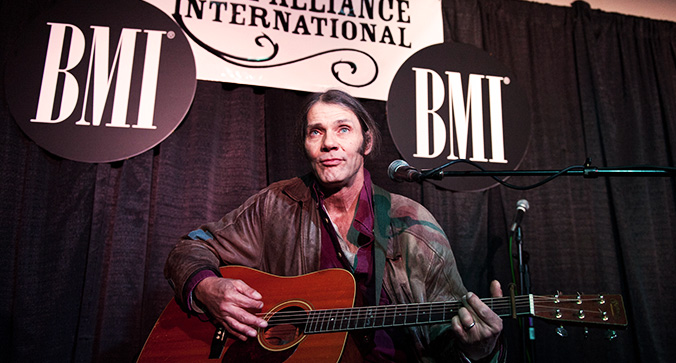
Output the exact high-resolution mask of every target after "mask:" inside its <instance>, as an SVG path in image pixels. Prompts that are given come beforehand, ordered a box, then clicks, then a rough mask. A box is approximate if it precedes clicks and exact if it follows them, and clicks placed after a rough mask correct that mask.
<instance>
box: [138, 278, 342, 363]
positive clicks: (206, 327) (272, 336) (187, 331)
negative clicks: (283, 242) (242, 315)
mask: <svg viewBox="0 0 676 363" xmlns="http://www.w3.org/2000/svg"><path fill="white" fill-rule="evenodd" d="M221 274H222V275H223V276H224V277H227V278H234V279H240V280H243V281H245V282H246V283H247V284H248V285H249V286H251V287H252V288H254V289H256V290H257V291H259V292H261V295H263V304H264V306H263V309H262V310H261V311H260V313H262V314H265V317H264V318H265V319H266V320H270V319H272V318H273V317H274V316H275V314H276V313H279V312H284V314H289V313H291V314H303V315H304V314H306V312H307V311H310V310H322V309H342V308H350V307H352V306H353V304H354V298H355V281H354V279H353V277H352V275H351V274H350V273H349V272H347V271H345V270H341V269H330V270H322V271H317V272H313V273H310V274H307V275H302V276H296V277H281V276H275V275H271V274H268V273H264V272H260V271H257V270H254V269H251V268H247V267H241V266H227V267H222V268H221ZM257 313H258V312H257ZM284 314H280V315H284ZM303 328H304V327H303V326H297V325H293V324H286V325H285V324H282V325H275V326H274V327H268V328H267V329H261V330H259V334H258V338H257V339H249V340H248V341H246V342H242V341H239V340H237V339H232V338H228V339H227V340H226V342H225V348H224V349H223V351H224V352H223V354H221V355H220V356H218V357H213V354H212V358H211V359H210V357H209V356H210V353H211V351H212V340H214V335H215V333H216V331H217V329H216V327H215V326H214V325H213V324H211V323H209V322H203V321H200V320H199V319H198V318H197V317H188V316H187V314H186V313H185V312H183V311H182V310H181V309H180V307H179V306H178V304H177V303H176V301H174V300H173V299H172V300H171V302H169V304H168V305H167V307H166V308H165V309H164V311H163V312H162V314H161V315H160V318H159V319H158V321H157V323H155V326H154V327H153V330H152V332H151V333H150V336H149V337H148V339H147V341H146V344H145V346H144V347H143V350H142V352H141V355H140V356H139V359H138V361H139V362H183V361H188V362H216V361H221V360H222V361H224V362H230V361H232V362H242V361H254V362H258V361H264V362H266V363H274V362H337V361H338V360H339V359H340V357H341V354H342V351H343V346H344V344H345V340H346V337H347V332H336V333H327V334H309V335H306V334H304V333H303ZM220 351H221V349H218V350H217V353H216V355H218V354H219V353H220Z"/></svg>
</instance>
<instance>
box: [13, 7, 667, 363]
mask: <svg viewBox="0 0 676 363" xmlns="http://www.w3.org/2000/svg"><path fill="white" fill-rule="evenodd" d="M54 3H58V1H47V0H36V1H3V2H2V3H0V17H1V22H0V30H1V33H0V52H1V57H2V58H1V62H2V64H1V65H2V66H3V69H4V65H5V61H6V59H7V58H8V55H9V54H10V52H12V51H13V50H14V47H15V46H16V39H17V37H18V36H19V35H20V34H21V33H22V31H25V27H26V26H27V24H28V23H29V22H30V21H31V20H32V19H34V18H35V17H36V16H37V15H38V14H39V13H40V12H42V11H43V10H45V9H47V8H48V7H49V6H51V5H53V4H54ZM442 11H443V19H444V36H445V39H446V41H449V42H462V43H468V44H472V45H475V46H478V47H480V48H482V49H484V50H486V51H488V52H490V53H492V54H493V55H494V56H495V57H496V58H497V59H498V60H500V61H501V62H503V63H504V64H506V65H507V66H508V67H509V68H510V69H512V70H513V72H514V73H515V74H516V75H517V77H518V78H519V81H520V82H521V84H522V85H523V87H524V89H525V91H526V92H527V95H528V99H529V102H530V106H531V111H532V112H531V114H532V122H533V136H532V139H531V141H530V144H529V148H528V152H527V155H526V157H525V159H524V161H523V163H522V165H521V169H523V170H533V169H534V170H539V169H561V168H563V167H565V166H569V165H573V164H582V163H583V162H584V161H585V159H586V158H587V157H590V158H592V160H593V164H594V165H596V166H625V165H636V164H653V165H662V166H671V167H673V166H674V157H675V156H676V154H675V151H674V143H676V129H675V128H676V120H675V118H676V92H675V88H676V54H675V51H676V49H675V46H676V24H674V23H671V22H663V21H654V20H649V19H644V18H637V17H631V16H624V15H619V14H610V13H605V12H601V11H597V10H592V9H590V7H589V6H588V5H587V4H586V3H584V2H575V3H574V4H572V6H571V7H555V6H550V5H542V4H536V3H529V2H522V1H516V0H442ZM299 76H301V75H299ZM0 77H2V82H0V93H1V97H0V98H2V103H1V104H0V120H1V123H0V127H1V128H2V129H1V131H0V137H1V141H2V142H0V158H2V159H1V162H0V175H1V177H0V205H1V206H2V212H1V213H2V214H1V215H0V233H1V235H2V236H3V239H4V240H3V242H2V243H1V244H0V281H2V288H1V289H0V311H1V313H0V319H1V320H0V329H1V333H0V360H2V361H6V362H27V361H48V362H70V361H74V362H88V361H96V362H120V361H122V362H125V361H127V362H128V361H133V360H134V359H135V358H136V356H137V355H138V354H139V352H140V350H141V348H142V346H143V343H144V340H145V338H146V337H147V335H148V333H149V332H150V330H151V328H152V326H153V324H154V322H155V320H156V319H157V317H158V316H159V314H160V312H161V310H162V309H163V307H164V306H165V305H166V304H167V302H168V301H169V300H170V298H171V296H172V293H171V291H170V289H169V286H168V284H167V283H166V281H165V280H164V278H163V276H162V268H163V265H164V261H165V258H166V256H167V253H168V252H169V250H170V248H171V247H172V246H173V245H174V244H175V242H176V240H177V238H178V237H179V236H180V235H182V234H184V233H186V232H188V231H190V230H192V229H194V228H195V227H196V226H198V225H200V224H201V223H203V222H205V221H211V220H215V219H218V218H220V217H221V216H222V215H223V214H224V213H225V212H227V211H228V210H230V209H231V208H234V207H236V206H237V205H238V204H240V203H241V202H242V201H244V199H245V198H246V197H248V196H249V195H251V194H252V193H254V192H255V191H257V190H259V189H260V188H262V187H264V186H265V185H267V184H268V183H270V182H273V181H276V180H280V179H283V178H288V177H292V176H294V175H298V174H300V173H303V172H305V171H306V167H305V162H304V159H303V157H302V155H301V154H300V153H299V151H298V150H297V148H296V147H295V146H294V144H293V143H292V142H290V141H291V140H292V125H293V122H294V120H295V118H296V116H297V114H298V112H299V108H300V105H301V103H302V100H303V99H304V97H305V96H306V94H305V93H302V92H294V91H288V90H279V89H268V88H256V87H250V86H241V85H231V84H219V83H214V82H202V81H200V82H198V87H197V93H196V96H195V101H194V104H193V106H192V109H191V110H190V112H189V114H188V116H187V117H186V119H185V120H184V121H183V123H182V124H181V126H180V127H179V128H178V129H177V130H176V131H175V132H174V133H173V134H172V135H171V136H170V137H169V138H168V139H167V140H166V141H164V142H163V143H161V144H160V145H159V146H157V147H156V148H154V149H153V150H150V151H148V152H146V153H144V154H141V155H139V156H137V157H134V158H131V159H129V160H126V161H122V162H116V163H109V164H85V163H78V162H74V161H69V160H64V159H61V158H58V157H55V156H53V155H50V154H49V153H48V152H46V151H44V150H43V149H41V148H40V147H38V146H37V145H36V144H35V143H33V142H32V141H31V140H30V139H28V138H27V137H26V135H24V134H23V133H22V132H21V130H20V129H19V128H18V126H17V125H16V123H15V121H14V119H13V118H12V116H11V115H10V114H9V111H8V107H7V104H6V101H5V92H6V90H5V85H4V73H3V74H2V76H0ZM364 102H365V104H366V107H367V108H368V109H369V110H370V111H371V112H372V113H373V114H374V116H375V118H376V120H377V122H378V124H379V125H380V127H381V129H382V131H383V134H384V142H383V148H382V150H381V153H380V155H379V156H378V157H377V158H375V159H373V160H370V161H368V163H367V167H368V169H369V170H370V171H371V173H372V176H373V179H374V181H375V182H376V183H377V184H379V185H381V186H383V187H385V188H386V189H389V190H391V191H393V192H398V193H401V194H404V195H407V196H409V197H412V198H414V199H416V200H419V201H421V202H422V203H423V204H424V205H425V206H427V207H428V208H429V209H430V210H431V211H432V213H433V214H434V215H435V216H436V217H437V218H438V220H439V222H440V223H441V225H442V226H443V227H444V229H445V231H446V233H447V234H448V236H449V238H450V241H451V244H452V246H453V249H454V251H455V253H456V257H457V259H458V263H459V266H460V271H461V274H462V275H463V276H464V279H465V283H466V285H467V286H468V288H470V289H471V290H473V291H475V292H477V293H478V294H480V295H482V296H486V295H488V291H487V287H488V282H489V280H491V279H494V278H497V279H499V280H501V281H502V282H503V285H504V286H505V287H506V286H507V284H508V283H509V281H510V271H509V255H508V249H507V247H508V233H507V227H508V224H509V223H510V222H511V219H512V216H513V214H514V212H515V204H516V201H517V200H519V199H522V198H526V199H528V201H529V202H530V205H531V208H530V210H529V212H528V213H527V216H526V219H525V221H524V224H523V229H524V249H525V250H526V251H527V252H528V255H529V258H530V259H529V262H530V270H531V275H532V291H533V292H534V293H536V294H554V293H556V292H557V291H562V292H564V293H569V294H575V293H577V292H582V293H597V292H606V293H621V294H622V295H623V297H624V301H625V305H626V308H627V314H628V318H629V327H628V328H627V329H626V330H621V331H619V332H618V337H617V339H615V340H613V341H609V340H607V339H606V338H605V335H606V330H605V329H590V330H589V331H588V332H586V333H585V331H584V330H583V329H582V328H580V327H569V328H568V332H569V336H568V337H567V338H559V337H558V336H557V335H556V334H555V331H554V328H555V326H552V325H549V324H546V323H544V322H541V321H537V322H536V341H535V342H536V344H535V345H536V354H535V358H536V359H535V360H536V361H537V362H668V361H672V360H673V357H674V355H675V354H676V348H675V347H676V345H674V344H673V338H672V337H671V333H669V331H672V330H673V328H674V323H676V309H674V308H673V307H672V306H671V305H670V301H671V299H673V298H674V296H675V295H676V293H675V292H674V288H673V286H674V284H673V282H669V281H673V280H671V279H672V278H673V276H674V275H675V273H676V267H675V266H676V259H675V258H674V257H675V253H674V252H675V250H676V248H675V240H676V238H675V237H676V223H675V222H676V200H675V198H676V196H675V193H674V191H675V185H674V183H675V180H674V178H639V177H636V178H620V177H611V178H598V179H583V178H581V177H571V176H567V177H561V178H559V179H556V180H554V181H552V182H550V183H548V184H545V185H544V186H542V187H539V188H536V189H532V190H529V191H517V190H513V189H508V188H505V187H502V186H498V187H495V188H491V189H488V190H486V191H482V192H472V193H458V192H450V191H447V190H442V189H438V188H436V187H434V186H432V185H431V184H427V183H424V184H423V185H422V186H421V185H419V184H397V183H394V182H392V181H390V180H389V179H388V178H387V175H386V169H387V166H388V165H389V163H390V162H391V161H392V160H394V159H398V158H400V155H399V154H398V152H397V150H396V148H395V146H394V144H393V142H392V139H391V137H390V135H389V132H388V127H387V121H386V117H387V116H386V111H385V109H386V107H385V102H380V101H372V100H365V101H364ZM536 181H539V178H535V177H520V178H516V177H514V178H511V179H510V182H512V183H515V184H521V185H527V184H531V183H534V182H536ZM505 325H506V326H505V332H504V334H505V336H506V337H507V340H508V342H509V349H510V362H520V361H522V357H523V356H522V355H521V351H520V346H519V343H518V334H519V329H518V326H517V325H516V323H515V322H514V321H511V320H506V321H505Z"/></svg>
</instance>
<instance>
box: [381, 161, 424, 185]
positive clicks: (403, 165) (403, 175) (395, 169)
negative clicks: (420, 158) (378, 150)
mask: <svg viewBox="0 0 676 363" xmlns="http://www.w3.org/2000/svg"><path fill="white" fill-rule="evenodd" d="M387 175H388V176H389V177H390V179H392V180H394V181H396V182H405V181H407V182H417V181H420V180H421V176H422V173H421V172H420V170H418V169H416V168H414V167H412V166H410V165H408V163H407V162H405V161H404V160H395V161H393V162H392V163H391V164H390V166H389V167H388V168H387Z"/></svg>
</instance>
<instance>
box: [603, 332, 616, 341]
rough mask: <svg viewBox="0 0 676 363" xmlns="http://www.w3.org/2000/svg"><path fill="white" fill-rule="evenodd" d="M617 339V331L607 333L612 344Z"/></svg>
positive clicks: (607, 337)
mask: <svg viewBox="0 0 676 363" xmlns="http://www.w3.org/2000/svg"><path fill="white" fill-rule="evenodd" d="M615 338H617V332H616V331H615V330H608V331H607V332H606V339H608V340H609V341H611V342H612V341H613V340H615Z"/></svg>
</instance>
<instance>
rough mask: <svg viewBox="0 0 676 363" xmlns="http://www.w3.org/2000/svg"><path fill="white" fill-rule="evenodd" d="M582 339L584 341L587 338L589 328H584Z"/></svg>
mask: <svg viewBox="0 0 676 363" xmlns="http://www.w3.org/2000/svg"><path fill="white" fill-rule="evenodd" d="M584 338H585V339H587V338H589V328H587V327H586V326H585V327H584Z"/></svg>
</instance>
